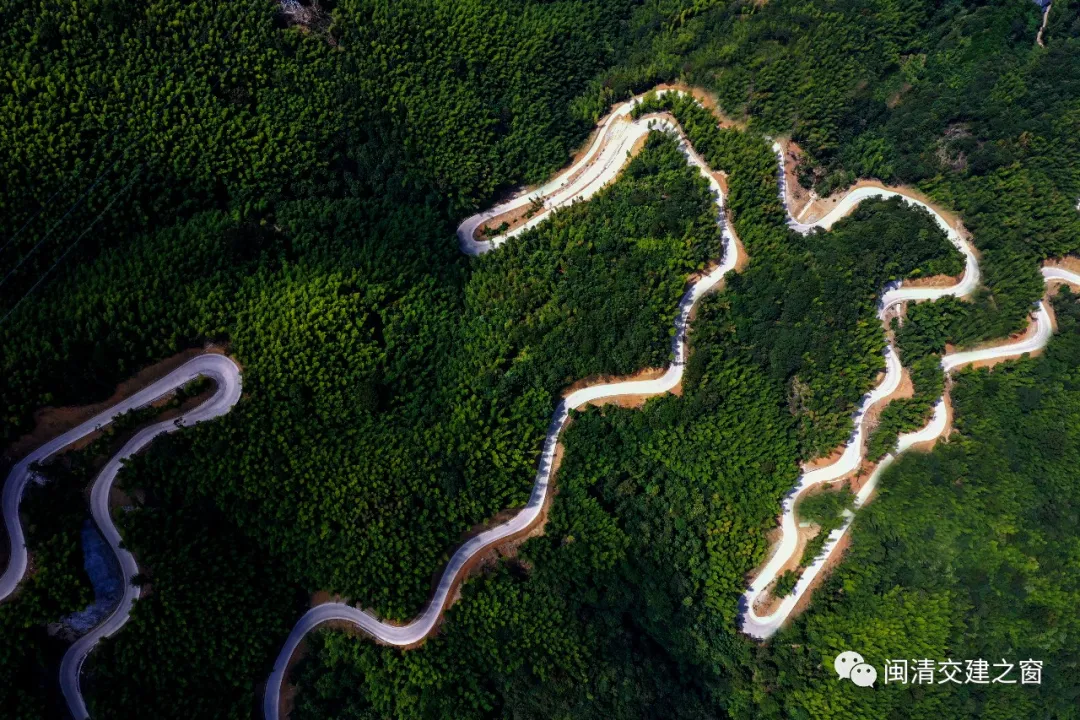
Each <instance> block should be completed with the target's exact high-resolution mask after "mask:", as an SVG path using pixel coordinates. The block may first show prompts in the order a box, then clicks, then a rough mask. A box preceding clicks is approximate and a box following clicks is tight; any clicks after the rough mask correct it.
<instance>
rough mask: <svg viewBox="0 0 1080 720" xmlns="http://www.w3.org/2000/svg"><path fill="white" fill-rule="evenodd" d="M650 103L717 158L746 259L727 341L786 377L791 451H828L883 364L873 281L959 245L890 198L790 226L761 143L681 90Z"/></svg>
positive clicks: (923, 269)
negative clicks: (806, 231) (828, 219)
mask: <svg viewBox="0 0 1080 720" xmlns="http://www.w3.org/2000/svg"><path fill="white" fill-rule="evenodd" d="M652 109H670V110H671V111H672V112H673V113H674V115H675V116H676V118H678V120H679V122H680V123H681V124H682V125H683V127H684V128H686V132H687V135H688V136H689V138H690V140H691V141H692V142H693V144H694V147H695V148H697V149H698V150H699V151H700V152H701V153H702V155H703V156H704V157H705V158H706V160H707V161H708V162H709V163H710V164H711V165H712V166H713V167H717V168H726V169H729V173H730V178H729V186H730V202H729V207H730V209H731V210H730V212H731V217H732V221H733V223H734V225H735V228H736V230H737V231H738V233H739V237H740V238H741V239H742V241H743V243H744V245H745V246H746V248H747V252H748V253H749V255H750V258H751V263H750V266H749V267H748V268H747V269H746V270H745V271H744V272H743V273H741V274H739V275H737V276H734V277H732V279H731V280H730V287H731V290H732V293H731V295H730V301H729V302H728V303H727V304H726V305H725V307H726V314H727V322H728V323H729V327H730V337H729V338H728V341H729V342H733V343H735V344H737V345H739V346H741V347H745V348H748V349H749V351H750V353H751V355H752V357H753V359H754V361H755V362H757V363H760V364H761V365H763V366H764V367H766V368H768V370H769V373H770V375H771V376H772V377H773V379H774V380H775V381H776V382H777V383H781V384H783V385H784V387H785V388H786V390H785V392H786V393H787V395H788V403H789V407H790V410H791V413H792V414H793V415H794V416H795V417H796V418H797V419H798V422H799V432H800V442H801V445H802V447H801V453H802V456H803V458H804V459H809V458H813V457H816V456H818V455H823V454H828V453H829V452H830V451H831V450H832V448H834V447H836V446H838V445H840V444H841V443H843V442H844V441H845V440H846V439H847V436H848V435H849V434H850V432H851V412H852V410H853V409H854V407H855V405H856V404H857V403H858V401H859V399H860V398H861V397H862V396H863V395H864V394H865V393H866V392H867V391H868V390H869V389H870V387H871V385H872V382H873V380H874V375H875V374H876V372H877V371H878V370H881V369H884V359H883V356H882V354H883V352H884V350H885V336H884V335H883V333H882V331H881V325H880V323H879V322H878V321H877V319H876V308H877V300H878V297H879V296H880V294H881V292H882V290H883V288H884V286H885V284H886V283H887V282H889V281H892V280H898V279H901V278H905V277H919V276H931V275H938V274H947V275H954V274H959V273H960V272H962V271H963V260H962V258H961V256H960V253H959V252H957V251H956V250H955V249H953V248H952V247H951V246H950V245H949V244H948V242H947V240H946V239H945V235H944V233H943V232H941V230H940V229H939V228H938V227H937V225H936V224H935V223H934V220H933V219H932V217H931V216H930V214H929V213H927V212H926V211H925V210H917V209H912V208H910V207H909V206H907V205H905V204H904V203H903V201H902V200H900V199H899V198H894V199H892V200H887V201H876V202H865V203H862V204H861V205H859V207H858V208H857V209H856V210H855V212H854V213H852V215H851V217H850V218H848V219H846V220H844V221H842V222H840V223H838V224H837V225H836V226H835V227H834V228H833V229H832V231H830V232H828V233H824V232H821V231H816V232H814V233H812V234H810V235H807V236H802V235H799V234H797V233H794V232H791V231H789V230H788V229H787V228H786V227H785V226H784V224H783V215H782V213H783V209H782V207H781V206H780V204H779V202H778V201H777V196H776V183H775V179H774V178H775V175H774V173H775V158H774V156H773V155H772V153H771V151H769V149H768V147H767V146H766V145H765V144H764V143H762V142H761V141H760V140H756V139H752V136H748V135H746V134H745V133H741V132H738V131H735V130H721V129H719V128H718V127H717V126H716V122H715V119H714V117H713V115H712V113H710V112H709V111H707V110H705V109H703V108H701V107H700V106H698V105H697V104H695V103H694V102H693V101H692V100H690V99H688V98H677V97H674V96H670V95H664V96H662V97H660V98H653V99H647V100H646V102H645V103H644V104H643V107H642V111H643V112H644V111H648V110H652Z"/></svg>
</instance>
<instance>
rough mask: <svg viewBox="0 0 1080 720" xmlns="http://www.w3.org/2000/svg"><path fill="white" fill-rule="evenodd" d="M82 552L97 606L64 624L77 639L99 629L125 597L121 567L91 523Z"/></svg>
mask: <svg viewBox="0 0 1080 720" xmlns="http://www.w3.org/2000/svg"><path fill="white" fill-rule="evenodd" d="M82 550H83V568H84V569H85V570H86V574H87V575H89V576H90V584H91V585H93V586H94V602H92V603H91V604H90V605H88V606H87V607H86V608H84V609H83V610H80V611H78V612H76V613H72V614H71V615H68V616H67V617H66V618H64V619H63V620H62V622H63V624H64V625H65V626H67V627H68V628H70V629H71V630H72V631H73V632H74V633H75V634H77V635H83V634H85V633H88V632H90V630H92V629H93V628H95V627H97V626H98V625H100V624H101V622H102V621H103V620H104V619H105V618H107V617H108V616H109V613H111V612H112V610H113V608H115V607H116V606H117V604H119V602H120V596H121V594H122V593H123V588H122V587H121V583H122V582H123V578H122V576H121V573H120V566H119V565H117V563H116V558H115V557H113V553H112V550H110V549H109V545H108V543H106V542H105V538H103V537H102V536H101V533H100V532H98V529H97V528H96V527H94V523H92V522H91V521H90V520H87V521H86V522H85V523H84V524H83V528H82Z"/></svg>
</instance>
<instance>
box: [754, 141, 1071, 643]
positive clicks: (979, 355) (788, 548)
mask: <svg viewBox="0 0 1080 720" xmlns="http://www.w3.org/2000/svg"><path fill="white" fill-rule="evenodd" d="M773 151H774V152H775V153H776V155H777V158H778V161H779V165H780V168H779V178H780V180H779V184H780V197H781V200H782V201H783V202H784V207H785V209H786V210H787V212H788V225H789V226H790V227H791V228H792V229H793V230H795V231H796V232H799V233H803V234H806V233H809V232H811V231H813V230H814V229H815V228H822V229H825V230H828V229H829V228H831V227H832V226H833V224H835V223H836V221H838V220H840V219H841V218H843V217H845V216H846V215H848V214H849V213H850V212H851V211H852V210H854V208H855V207H856V206H857V205H858V204H859V203H861V202H862V201H863V200H867V199H871V198H882V199H888V198H892V197H900V198H901V199H903V201H904V202H906V203H908V204H909V205H913V206H917V207H921V208H923V209H925V210H927V211H928V212H929V213H930V214H931V216H933V218H934V221H935V222H936V223H937V224H938V226H939V227H941V229H942V230H944V231H945V234H946V235H947V236H948V238H949V241H950V242H952V243H953V245H955V246H956V248H957V249H958V250H959V251H960V252H961V253H962V254H963V255H964V260H965V263H964V274H963V275H962V276H961V278H960V280H959V281H958V282H957V283H955V284H953V285H951V286H949V287H944V288H918V287H916V288H905V287H903V285H902V284H901V285H900V286H898V287H890V288H887V289H886V291H885V292H884V294H883V295H882V297H881V300H880V302H879V305H878V317H879V318H880V319H881V321H882V323H883V324H885V325H887V320H886V315H887V313H888V311H889V310H890V309H891V308H893V307H895V306H896V305H899V304H902V303H906V302H922V301H927V300H937V299H939V298H943V297H947V296H956V297H966V296H968V295H970V294H971V293H972V292H974V291H975V289H976V288H977V287H978V284H979V263H978V258H977V256H976V254H975V249H974V247H972V246H971V244H970V243H969V242H968V241H967V240H966V239H965V238H964V237H963V236H962V235H961V234H960V232H959V231H958V229H957V228H954V227H951V226H950V225H949V223H948V221H947V220H946V219H945V218H944V217H942V215H941V214H940V213H939V212H938V211H937V210H935V209H934V208H933V207H931V206H929V205H927V204H926V203H924V202H922V201H920V200H918V199H916V198H913V197H911V196H910V195H907V194H905V193H903V192H901V191H899V190H892V189H886V188H878V187H860V188H856V189H855V190H853V191H851V192H850V193H848V194H847V195H846V196H844V197H843V198H842V199H841V200H840V202H839V203H837V205H836V207H834V208H833V209H832V210H831V211H830V212H829V213H828V214H827V215H826V216H825V217H823V218H822V219H820V220H818V221H817V222H814V223H809V224H806V223H800V222H799V221H798V220H796V219H795V217H794V216H793V215H792V213H791V209H790V207H789V204H788V198H787V189H786V187H785V183H786V177H787V175H786V173H785V168H784V154H783V151H782V148H781V147H780V145H779V144H774V145H773ZM1042 273H1043V277H1044V279H1045V280H1046V281H1047V282H1050V281H1051V280H1058V281H1062V282H1069V283H1073V284H1076V285H1080V275H1077V274H1076V273H1073V272H1070V271H1068V270H1064V269H1061V268H1055V267H1044V268H1043V269H1042ZM1032 325H1033V328H1031V331H1029V332H1028V333H1027V334H1026V335H1025V337H1023V338H1021V339H1020V340H1018V341H1016V342H1005V343H1002V344H1000V345H993V346H990V347H985V348H981V349H978V350H970V351H966V352H956V353H949V354H946V355H944V356H943V357H942V358H941V367H942V369H943V370H944V371H945V372H946V373H948V372H950V371H952V370H954V369H956V368H959V367H962V366H965V365H970V364H971V363H974V362H980V361H987V360H997V359H1001V358H1009V357H1018V356H1020V355H1023V354H1024V353H1030V352H1035V351H1036V350H1040V349H1042V348H1043V347H1045V346H1046V343H1047V342H1049V340H1050V336H1051V334H1052V333H1053V327H1052V323H1051V321H1050V314H1049V313H1048V312H1047V310H1046V307H1045V305H1044V304H1043V302H1041V301H1040V302H1039V303H1038V305H1037V307H1036V310H1035V312H1034V316H1033V319H1032ZM902 370H903V368H902V367H901V366H900V360H899V358H898V356H897V352H896V348H895V347H894V346H893V343H892V340H891V339H890V341H889V345H888V346H887V347H886V350H885V376H884V378H883V379H882V380H881V382H880V383H879V384H878V385H877V386H876V387H875V388H874V389H873V390H871V391H870V392H869V393H867V395H866V396H864V397H863V399H862V402H861V403H860V404H859V407H858V409H857V410H856V412H855V415H854V417H853V420H854V424H855V432H854V433H853V434H852V436H851V438H850V440H849V441H848V443H847V444H846V445H845V446H844V448H843V451H842V453H841V455H840V457H839V458H838V459H837V460H836V461H835V462H833V463H831V464H830V465H827V466H825V467H822V468H818V469H815V470H808V471H806V472H804V473H803V475H802V476H801V477H800V478H799V481H798V483H796V485H795V487H794V488H793V489H792V491H791V492H790V493H789V494H788V495H787V496H786V497H785V498H784V501H783V503H782V505H781V516H780V531H781V535H780V542H779V543H777V544H776V545H775V546H774V547H773V549H772V553H771V555H770V557H769V560H768V561H767V562H766V564H765V566H764V567H763V568H762V569H761V570H760V571H759V572H758V574H757V576H756V577H755V578H754V579H753V581H752V582H751V583H750V588H749V589H748V590H747V591H746V593H745V594H744V595H743V599H742V603H741V605H742V607H741V609H742V630H743V632H745V633H747V634H748V635H750V636H751V637H754V638H758V639H765V638H768V637H770V636H772V635H773V634H774V633H775V632H776V631H777V630H779V629H780V627H781V626H782V625H783V624H784V622H786V621H787V619H788V618H789V617H790V616H791V613H792V611H793V610H794V609H795V606H796V605H797V604H798V602H799V600H800V599H802V597H803V595H804V594H805V593H806V591H807V589H808V588H809V587H810V586H811V584H812V583H813V582H814V580H815V579H816V578H817V576H818V575H819V574H820V573H821V571H822V569H823V568H824V567H825V564H826V563H827V562H828V560H829V558H830V557H831V556H832V554H833V552H834V551H835V550H836V548H837V546H838V544H839V541H840V539H841V538H842V537H843V536H844V534H845V533H846V532H847V531H848V528H849V527H850V526H851V521H852V519H853V518H854V513H852V512H850V511H848V512H847V513H846V518H845V522H844V524H843V525H842V526H841V527H839V528H837V529H836V530H834V531H832V533H831V534H830V535H829V537H828V538H827V539H826V542H825V546H824V547H823V549H822V551H821V552H820V553H819V554H818V556H817V557H816V558H815V559H814V561H813V562H812V563H811V564H810V565H808V566H807V567H806V569H805V570H804V571H803V573H802V575H801V576H800V577H799V580H798V582H797V583H796V584H795V588H794V590H792V592H791V593H790V594H789V595H787V596H786V597H785V598H783V600H781V601H780V603H779V604H778V605H777V606H776V607H775V608H774V609H772V611H771V612H767V613H763V614H762V613H759V611H758V609H757V607H756V605H757V604H758V602H759V600H761V599H762V598H763V597H766V596H767V590H768V588H769V586H770V585H771V584H772V583H773V581H774V580H776V578H777V576H778V575H779V574H780V573H781V572H782V571H783V570H784V568H785V567H788V566H789V564H790V562H791V561H792V559H793V558H794V556H795V553H796V552H797V551H798V547H799V537H798V522H797V518H796V513H795V505H796V504H797V503H798V501H799V499H800V498H801V497H802V496H803V495H804V494H805V493H806V492H807V491H808V490H810V489H811V488H813V487H815V486H817V485H820V484H822V483H828V482H833V481H836V480H840V479H841V478H846V477H847V476H849V475H851V474H852V473H853V472H854V471H855V470H857V469H858V468H859V467H860V466H861V465H862V463H863V460H864V458H865V446H866V435H867V427H866V419H867V412H868V411H869V410H870V408H872V407H873V406H875V405H877V404H879V403H881V402H883V401H884V400H885V399H886V398H888V397H889V396H890V395H892V393H893V392H895V391H896V390H897V388H899V387H900V380H901V376H902ZM947 429H948V412H947V411H946V406H945V397H944V396H942V397H941V398H940V399H939V400H938V401H937V403H936V404H935V406H934V410H933V415H932V417H931V419H930V422H929V423H928V424H927V425H926V426H925V427H924V428H922V429H921V430H918V431H916V432H912V433H906V434H902V435H900V437H899V438H898V440H897V444H896V446H895V448H894V449H893V451H892V452H891V453H889V454H888V455H886V456H885V457H884V458H882V460H881V461H880V462H879V463H878V464H877V466H876V467H875V468H874V470H873V471H872V472H871V474H870V477H869V478H868V479H867V481H866V483H864V484H863V486H862V487H861V488H860V489H859V492H858V494H857V495H856V497H855V503H854V505H855V509H856V510H858V509H859V508H860V507H862V506H863V505H864V504H865V503H866V502H867V500H868V499H869V498H870V496H871V494H872V493H873V492H874V489H875V488H876V487H877V483H878V479H879V478H880V476H881V473H882V472H884V471H885V469H886V468H887V467H889V465H891V464H892V463H893V461H895V459H896V458H897V457H898V456H899V455H901V454H902V453H904V452H906V451H907V450H909V449H910V448H912V447H914V446H916V445H919V444H921V443H924V442H929V441H932V440H935V439H937V438H938V437H940V436H941V435H942V434H944V433H945V431H946V430H947Z"/></svg>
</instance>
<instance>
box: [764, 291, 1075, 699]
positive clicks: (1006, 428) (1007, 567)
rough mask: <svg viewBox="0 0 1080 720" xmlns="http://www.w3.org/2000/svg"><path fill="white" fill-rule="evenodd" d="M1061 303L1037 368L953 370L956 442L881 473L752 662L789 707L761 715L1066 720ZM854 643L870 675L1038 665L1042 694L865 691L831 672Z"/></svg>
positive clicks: (1069, 645)
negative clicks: (871, 494) (894, 663)
mask: <svg viewBox="0 0 1080 720" xmlns="http://www.w3.org/2000/svg"><path fill="white" fill-rule="evenodd" d="M1055 306H1056V309H1057V316H1058V322H1059V328H1060V334H1059V335H1058V336H1056V337H1055V338H1054V340H1053V341H1052V342H1051V344H1050V347H1049V348H1048V349H1047V352H1046V355H1045V356H1044V357H1041V358H1038V359H1025V360H1020V361H1017V362H1013V363H1006V364H1002V365H998V366H997V367H995V368H994V369H993V370H990V371H988V370H969V371H965V372H963V373H961V374H960V376H959V377H958V379H957V382H956V384H955V386H954V387H953V401H954V407H955V410H956V427H957V431H958V432H956V433H954V434H953V435H952V436H951V437H950V440H949V442H948V443H947V444H945V445H941V446H939V447H938V448H937V449H935V450H934V452H933V453H931V454H918V453H913V454H911V455H908V456H905V457H904V458H903V459H902V460H901V461H899V462H898V463H896V465H894V466H893V467H892V468H890V469H889V470H888V471H887V472H886V473H885V475H884V477H883V478H882V483H881V494H880V497H879V498H878V499H877V500H875V501H874V502H873V503H872V504H871V505H869V506H868V507H866V508H865V509H863V510H861V511H860V513H859V515H857V516H856V519H855V523H854V526H853V528H852V533H853V537H852V544H851V549H850V550H849V555H848V557H847V559H846V560H845V562H844V563H843V565H841V566H840V567H839V569H838V570H837V571H836V572H835V574H834V575H833V576H832V577H831V578H830V579H829V580H828V581H827V582H826V584H825V586H824V587H823V588H822V589H821V590H819V591H818V593H817V594H816V595H815V596H814V601H813V606H812V611H811V612H810V613H808V614H807V615H806V616H805V617H803V618H800V619H799V620H798V621H797V622H796V624H795V626H794V627H793V628H792V629H791V630H790V631H789V632H787V633H786V634H784V635H783V636H781V637H778V638H777V640H776V641H775V642H774V643H772V644H771V645H770V646H769V647H768V648H765V649H763V650H762V651H761V652H760V654H759V662H758V666H759V668H760V669H759V672H760V682H761V683H762V684H763V685H767V686H769V687H771V692H772V693H773V694H774V695H775V696H776V698H777V700H778V701H779V703H780V707H782V710H780V709H777V711H776V712H773V713H767V714H763V715H764V716H766V717H786V716H790V715H791V714H794V713H804V715H801V716H803V717H810V718H837V717H839V718H863V717H889V716H896V717H926V716H928V715H929V714H931V713H932V714H936V715H938V716H940V717H958V718H959V717H979V718H984V717H990V718H999V719H1004V718H1016V719H1018V720H1019V719H1020V718H1030V717H1066V718H1067V717H1073V716H1074V715H1075V711H1076V707H1077V705H1076V703H1077V701H1078V699H1080V696H1078V695H1077V687H1076V683H1075V677H1076V673H1077V670H1078V668H1080V657H1078V655H1077V648H1076V644H1075V643H1073V642H1071V640H1070V638H1071V637H1072V636H1073V635H1074V634H1075V633H1076V632H1077V624H1078V621H1080V615H1078V614H1077V612H1076V605H1077V602H1078V601H1080V564H1078V556H1077V546H1076V543H1077V533H1078V530H1080V528H1078V518H1080V514H1078V511H1077V508H1078V507H1080V485H1078V483H1077V482H1076V468H1077V466H1078V463H1080V435H1078V434H1077V430H1076V429H1077V428H1078V427H1080V410H1078V408H1080V375H1078V374H1077V364H1076V358H1077V357H1080V302H1077V300H1076V296H1074V295H1070V294H1065V295H1064V297H1063V298H1062V299H1061V300H1059V301H1058V302H1057V303H1055ZM851 647H857V648H859V650H860V652H862V654H863V655H864V656H865V657H866V659H867V661H868V662H871V663H873V664H875V665H876V666H877V667H878V668H879V670H880V668H881V667H882V666H883V664H884V661H885V659H887V658H893V659H895V658H923V657H926V658H931V659H934V660H936V661H941V660H944V659H946V658H950V657H951V658H953V659H979V658H984V659H987V660H988V661H990V662H991V663H995V662H1000V661H1001V659H1002V658H1005V659H1007V660H1009V661H1010V662H1013V663H1015V662H1017V661H1018V660H1027V659H1028V658H1034V659H1037V660H1042V661H1044V663H1045V666H1044V670H1043V674H1042V684H1041V685H1027V686H1025V685H1021V684H1019V683H1018V684H1017V685H1001V684H993V685H975V684H970V683H969V684H964V685H953V684H947V685H945V686H944V687H942V686H935V687H933V688H921V687H917V686H916V687H912V686H908V687H907V688H905V687H904V686H903V685H900V686H898V685H896V684H891V685H879V686H878V688H877V689H876V690H875V692H872V693H866V692H857V690H859V689H858V688H854V687H850V686H849V685H848V684H847V683H839V682H836V681H835V680H834V679H833V678H832V676H831V671H830V670H829V668H828V666H827V665H826V663H827V662H828V661H829V660H831V658H832V657H833V656H834V655H835V654H836V652H838V651H840V650H842V649H847V648H851ZM1000 672H1001V669H998V670H997V671H996V672H995V676H996V675H997V674H998V673H1000ZM1018 673H1019V668H1016V669H1014V670H1013V677H1014V679H1015V678H1016V677H1018ZM746 692H747V693H751V692H753V689H751V688H747V690H746Z"/></svg>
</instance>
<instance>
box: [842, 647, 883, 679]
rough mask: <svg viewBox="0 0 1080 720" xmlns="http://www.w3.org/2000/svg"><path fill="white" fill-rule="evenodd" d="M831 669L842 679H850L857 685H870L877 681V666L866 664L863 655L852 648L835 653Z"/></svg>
mask: <svg viewBox="0 0 1080 720" xmlns="http://www.w3.org/2000/svg"><path fill="white" fill-rule="evenodd" d="M833 669H834V670H836V674H837V675H839V676H840V677H841V678H842V679H845V680H851V682H853V683H855V684H856V685H858V686H859V687H871V686H873V684H874V682H875V681H877V668H875V667H874V666H873V665H869V664H867V663H866V661H865V660H864V659H863V656H862V655H860V654H859V653H857V652H854V651H853V650H847V651H845V652H842V653H840V654H839V655H837V656H836V659H835V660H833Z"/></svg>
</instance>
